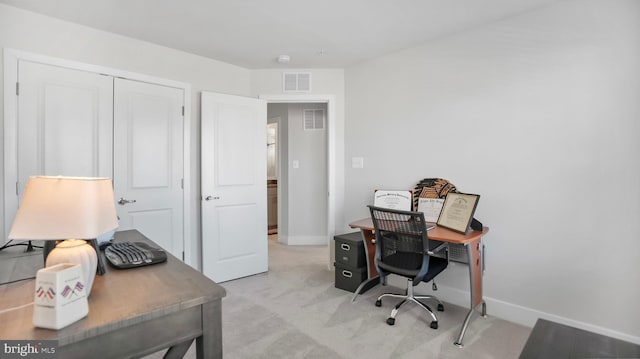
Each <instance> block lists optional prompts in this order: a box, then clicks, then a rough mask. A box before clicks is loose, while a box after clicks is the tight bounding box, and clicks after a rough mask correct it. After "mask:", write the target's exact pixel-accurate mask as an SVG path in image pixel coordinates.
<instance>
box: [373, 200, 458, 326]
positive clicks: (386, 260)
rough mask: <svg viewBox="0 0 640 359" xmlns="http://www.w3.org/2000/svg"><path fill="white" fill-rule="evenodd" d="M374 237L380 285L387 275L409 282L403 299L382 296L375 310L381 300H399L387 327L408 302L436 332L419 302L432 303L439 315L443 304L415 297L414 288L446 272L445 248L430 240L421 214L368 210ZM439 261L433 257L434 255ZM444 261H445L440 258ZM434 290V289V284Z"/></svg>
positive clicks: (430, 312)
mask: <svg viewBox="0 0 640 359" xmlns="http://www.w3.org/2000/svg"><path fill="white" fill-rule="evenodd" d="M369 209H370V211H371V219H372V220H373V226H374V229H375V236H376V257H375V265H376V269H377V270H378V273H379V274H380V282H381V283H382V285H385V284H386V276H387V275H388V274H396V275H400V276H403V277H406V278H407V279H408V282H407V290H406V293H405V294H404V295H400V294H393V293H385V294H382V295H381V296H380V297H378V300H377V301H376V306H378V307H379V306H381V305H382V298H383V297H394V298H402V301H401V302H400V303H398V304H397V305H396V306H395V308H394V309H393V310H392V311H391V316H390V317H389V318H388V319H387V324H389V325H394V324H395V321H396V319H395V318H396V314H397V313H398V309H399V308H400V306H402V305H403V304H404V303H406V302H407V301H411V302H414V303H416V304H418V305H419V306H420V307H421V308H423V309H424V310H426V311H427V312H429V314H430V315H431V318H432V319H433V321H432V322H431V328H433V329H438V318H437V317H436V316H435V314H434V313H433V311H432V310H431V308H430V307H429V306H428V305H426V304H424V303H423V302H421V301H420V300H419V299H434V300H435V301H436V302H437V304H438V306H437V309H438V311H444V306H443V305H442V302H441V301H440V300H439V299H438V298H436V297H434V296H431V295H414V294H413V287H414V286H416V285H418V284H419V283H420V282H429V281H431V280H432V279H433V278H434V277H435V276H436V275H438V274H439V273H440V272H442V271H443V270H444V269H445V268H447V264H448V263H449V261H448V259H447V250H446V245H445V244H444V243H443V242H440V241H434V240H430V239H429V238H428V236H427V225H426V223H425V221H424V214H423V213H422V212H408V211H399V210H392V209H386V208H379V207H374V206H369ZM436 253H437V255H438V257H435V256H432V255H431V254H436ZM442 257H444V258H442ZM433 288H434V289H437V287H436V286H435V283H434V284H433Z"/></svg>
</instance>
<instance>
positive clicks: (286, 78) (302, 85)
mask: <svg viewBox="0 0 640 359" xmlns="http://www.w3.org/2000/svg"><path fill="white" fill-rule="evenodd" d="M282 83H283V92H309V91H311V73H310V72H284V73H283V74H282Z"/></svg>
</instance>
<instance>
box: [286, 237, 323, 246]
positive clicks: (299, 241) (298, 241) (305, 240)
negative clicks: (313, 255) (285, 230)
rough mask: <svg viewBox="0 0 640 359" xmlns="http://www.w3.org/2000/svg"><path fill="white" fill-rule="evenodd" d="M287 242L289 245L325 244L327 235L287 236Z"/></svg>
mask: <svg viewBox="0 0 640 359" xmlns="http://www.w3.org/2000/svg"><path fill="white" fill-rule="evenodd" d="M287 244H288V245H290V246H326V245H327V236H289V237H288V238H287Z"/></svg>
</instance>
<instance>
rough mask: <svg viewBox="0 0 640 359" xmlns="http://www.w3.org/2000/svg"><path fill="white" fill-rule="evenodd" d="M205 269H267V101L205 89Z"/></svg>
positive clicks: (228, 275) (214, 273)
mask: <svg viewBox="0 0 640 359" xmlns="http://www.w3.org/2000/svg"><path fill="white" fill-rule="evenodd" d="M201 100H202V101H201V102H202V127H201V135H202V139H201V143H202V148H201V156H202V158H201V168H202V270H203V273H204V274H205V275H206V276H208V277H209V278H211V279H213V280H214V281H216V282H223V281H227V280H231V279H235V278H240V277H245V276H249V275H252V274H256V273H261V272H266V271H267V270H268V256H267V230H266V228H267V204H266V202H267V183H266V180H267V176H266V173H267V167H266V158H267V146H266V138H265V133H266V129H267V105H266V102H264V101H263V100H258V99H253V98H246V97H239V96H231V95H222V94H215V93H209V92H203V93H202V99H201Z"/></svg>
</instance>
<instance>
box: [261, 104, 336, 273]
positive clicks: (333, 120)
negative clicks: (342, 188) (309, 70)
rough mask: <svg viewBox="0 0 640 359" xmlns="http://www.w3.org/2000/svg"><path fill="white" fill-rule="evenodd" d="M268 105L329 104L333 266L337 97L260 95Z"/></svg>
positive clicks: (329, 227) (329, 228) (329, 229)
mask: <svg viewBox="0 0 640 359" xmlns="http://www.w3.org/2000/svg"><path fill="white" fill-rule="evenodd" d="M259 98H261V99H263V100H266V101H267V103H326V104H327V192H328V193H327V240H326V243H327V247H328V248H329V251H328V252H329V254H328V264H327V266H328V267H329V269H331V268H332V264H331V240H332V239H333V236H334V235H335V233H336V225H335V205H336V201H335V189H336V174H335V173H336V97H335V95H306V94H305V95H293V94H292V95H260V96H259Z"/></svg>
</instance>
